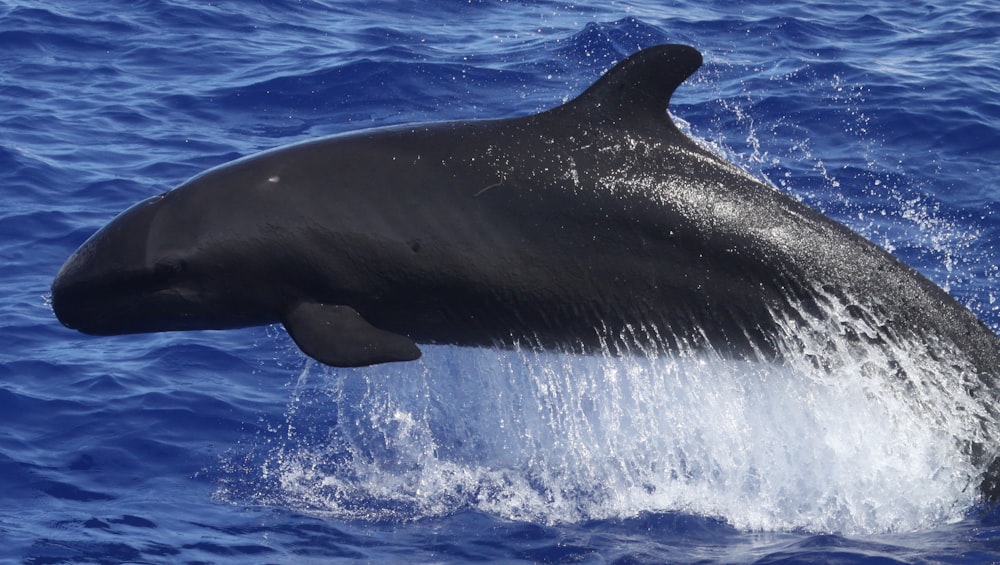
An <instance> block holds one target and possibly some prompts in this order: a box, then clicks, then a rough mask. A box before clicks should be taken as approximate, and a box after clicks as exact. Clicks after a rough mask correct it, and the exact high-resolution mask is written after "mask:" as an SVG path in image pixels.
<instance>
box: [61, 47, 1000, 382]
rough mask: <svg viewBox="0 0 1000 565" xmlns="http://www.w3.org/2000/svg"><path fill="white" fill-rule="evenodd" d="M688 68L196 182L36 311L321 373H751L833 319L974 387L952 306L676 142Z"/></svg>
mask: <svg viewBox="0 0 1000 565" xmlns="http://www.w3.org/2000/svg"><path fill="white" fill-rule="evenodd" d="M701 63H702V56H701V54H700V53H699V52H698V50H696V49H695V48H693V47H690V46H685V45H659V46H655V47H650V48H647V49H643V50H641V51H639V52H637V53H635V54H633V55H631V56H629V57H627V58H625V59H623V60H622V61H621V62H619V63H618V64H616V65H615V66H613V67H612V68H611V69H610V70H608V71H607V72H606V73H605V74H604V75H603V76H602V77H601V78H599V79H598V80H597V81H596V82H595V83H594V84H593V85H591V86H590V87H589V88H587V89H586V90H585V91H584V92H582V93H581V94H579V95H578V96H576V97H575V98H573V99H571V100H570V101H569V102H567V103H565V104H562V105H560V106H558V107H555V108H552V109H549V110H546V111H542V112H539V113H536V114H532V115H528V116H522V117H515V118H508V119H492V120H469V121H453V122H443V123H428V124H407V125H402V126H392V127H385V128H377V129H369V130H363V131H356V132H350V133H346V134H339V135H333V136H330V137H325V138H321V139H314V140H308V141H304V142H300V143H295V144H292V145H288V146H284V147H279V148H276V149H272V150H268V151H265V152H262V153H259V154H255V155H251V156H248V157H244V158H242V159H238V160H235V161H233V162H230V163H227V164H224V165H221V166H218V167H215V168H212V169H210V170H208V171H206V172H204V173H201V174H199V175H197V176H195V177H194V178H192V179H190V180H188V181H187V182H184V183H183V184H181V185H180V186H178V187H176V188H174V189H172V190H169V191H167V192H165V193H162V194H159V195H157V196H153V197H152V198H148V199H146V200H144V201H141V202H139V203H138V204H135V205H134V206H132V207H131V208H129V209H127V210H126V211H124V212H123V213H121V214H120V215H119V216H117V217H116V218H114V219H113V220H111V221H110V223H108V224H107V225H106V226H104V227H103V228H101V229H100V230H98V231H97V232H96V233H95V234H94V235H93V236H91V237H90V238H89V239H88V240H87V241H86V242H84V243H83V244H82V246H81V247H80V248H79V249H78V250H77V251H76V252H75V253H73V254H72V255H71V256H70V257H69V259H68V260H67V261H66V262H65V264H64V265H63V266H62V268H61V269H60V270H59V272H58V274H57V275H56V277H55V280H54V281H53V283H52V287H51V305H52V308H53V310H54V312H55V315H56V317H57V318H58V319H59V321H61V322H62V324H64V325H65V326H66V327H68V328H71V329H75V330H78V331H80V332H83V333H85V334H93V335H114V334H125V333H141V332H161V331H186V330H206V329H216V330H217V329H230V328H239V327H247V326H255V325H266V324H273V323H280V324H282V325H283V326H284V327H285V328H286V329H287V331H288V334H289V335H290V336H291V338H292V339H293V340H294V342H295V343H296V345H297V346H298V347H299V348H300V349H301V350H302V351H303V352H304V353H305V354H306V355H308V356H309V357H312V358H314V359H316V360H318V361H320V362H322V363H324V364H327V365H332V366H337V367H351V366H366V365H373V364H378V363H386V362H404V361H411V360H414V359H417V358H419V357H420V355H421V351H420V346H419V345H418V344H453V345H459V346H474V347H515V346H517V347H521V346H530V347H538V348H543V349H544V348H554V349H563V350H568V351H581V352H587V351H594V350H597V349H601V350H605V351H607V350H613V351H619V352H622V351H628V352H639V353H641V352H649V351H669V350H678V349H683V350H692V351H697V350H701V349H705V348H710V349H711V350H713V351H716V352H720V353H721V354H725V355H743V356H753V357H754V358H765V359H767V358H775V357H778V356H781V355H784V354H787V351H788V348H789V342H791V341H794V336H795V333H796V331H798V330H797V328H811V327H813V325H814V324H813V321H817V320H819V321H823V320H830V319H831V318H832V317H833V316H832V315H831V313H832V312H836V313H837V314H836V323H835V324H834V326H833V327H834V328H835V331H837V332H840V333H841V334H844V335H846V336H848V338H849V339H850V340H853V341H855V342H860V343H869V344H883V345H884V344H893V345H894V346H899V345H900V344H904V345H906V344H911V345H912V344H916V345H914V346H915V347H923V348H931V349H933V352H932V353H933V355H932V356H936V357H941V356H948V358H949V359H955V360H956V362H957V363H960V364H962V367H963V368H964V369H963V370H966V371H967V372H968V374H969V375H972V377H971V378H970V379H968V381H969V383H970V384H969V385H968V386H969V387H971V388H983V389H987V388H988V389H990V390H992V389H993V388H995V387H993V384H994V379H995V371H996V368H997V367H998V363H997V361H998V359H1000V355H998V352H1000V343H998V339H997V336H996V335H995V334H994V333H993V332H992V331H991V330H990V329H989V328H988V327H987V326H986V325H985V324H983V323H982V322H981V321H980V320H979V319H977V318H976V316H975V315H973V314H972V313H971V312H970V311H969V310H968V309H967V308H965V307H964V306H962V305H961V304H959V303H958V302H957V301H956V300H955V299H953V298H952V297H951V296H950V295H948V293H946V292H945V291H943V290H942V289H941V288H939V287H938V286H937V285H935V284H933V283H932V282H931V281H930V280H928V279H927V278H926V277H924V276H923V275H921V274H920V273H918V272H917V271H916V270H914V269H912V268H910V267H909V266H907V265H906V264H904V263H903V262H902V261H900V260H899V259H897V258H896V257H894V256H893V255H891V254H890V253H888V252H886V251H885V250H883V249H882V248H880V247H878V246H877V245H875V244H873V243H872V242H870V241H868V240H867V239H865V238H863V237H861V236H859V235H858V234H856V233H855V232H853V231H851V230H850V229H848V228H847V227H845V226H843V225H842V224H840V223H838V222H835V221H833V220H832V219H830V218H828V217H827V216H825V215H823V214H821V213H819V212H818V211H816V210H814V209H812V208H810V207H808V206H807V205H805V204H803V203H801V202H799V201H798V200H796V199H794V198H792V197H790V196H788V195H786V194H784V193H782V192H780V191H779V190H777V189H776V188H774V187H772V186H770V185H768V184H765V183H763V182H761V181H759V180H757V179H755V178H754V177H752V176H751V175H749V174H748V173H746V172H745V171H743V170H742V169H740V168H738V167H737V166H735V165H733V164H731V163H729V162H728V161H726V160H725V159H723V158H721V157H719V156H718V155H716V154H715V153H713V152H712V151H710V150H708V149H707V148H706V147H704V146H703V145H701V144H699V143H698V142H696V141H695V140H693V139H692V138H690V137H689V136H687V135H686V134H684V133H683V132H682V131H681V130H680V129H679V128H678V127H677V126H676V124H675V123H674V121H673V120H672V119H671V117H670V114H669V105H670V100H671V98H672V96H673V94H674V91H675V90H676V89H677V88H678V87H679V86H680V85H681V84H682V83H683V82H684V81H685V80H686V79H687V78H688V77H690V76H691V75H692V74H693V73H694V72H695V71H696V70H697V69H698V68H699V67H700V65H701ZM827 327H829V326H827ZM790 328H791V329H790ZM790 338H791V339H790Z"/></svg>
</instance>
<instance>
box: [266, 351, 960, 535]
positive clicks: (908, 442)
mask: <svg viewBox="0 0 1000 565" xmlns="http://www.w3.org/2000/svg"><path fill="white" fill-rule="evenodd" d="M823 335H829V334H828V333H826V332H824V333H823ZM816 345H818V344H816ZM827 345H829V344H827ZM840 345H843V344H840ZM848 349H849V348H847V347H843V348H841V349H840V350H841V351H847V350H848ZM896 353H899V352H896ZM863 357H864V358H863V359H859V358H857V357H856V356H852V355H844V356H843V357H838V358H837V359H838V361H839V363H834V364H833V365H836V366H833V367H832V368H831V363H829V362H827V363H825V364H824V367H825V368H824V369H822V370H821V369H818V368H816V367H815V366H814V363H813V361H815V360H814V359H813V360H811V361H810V360H809V357H808V356H800V357H799V358H800V359H802V362H801V363H785V364H781V365H778V364H773V363H749V362H742V361H734V360H728V359H722V358H718V357H714V356H707V355H694V354H684V355H680V354H678V355H671V356H658V357H657V356H653V357H629V356H624V357H616V356H612V355H605V356H600V355H598V356H583V355H570V354H554V353H536V352H532V351H524V350H522V351H497V350H489V349H463V348H454V347H428V348H425V356H424V358H423V360H422V361H421V362H419V363H411V364H399V365H391V366H379V367H370V368H363V369H352V370H344V369H338V370H333V369H328V368H323V367H319V366H316V365H309V366H307V367H306V369H305V370H304V371H303V373H302V375H301V377H300V379H299V381H298V383H297V384H296V386H295V394H294V398H293V400H292V402H291V403H290V405H289V407H288V410H287V413H286V427H285V429H284V430H282V432H281V437H279V438H274V439H273V440H272V441H270V442H269V445H267V446H266V449H267V450H268V452H267V454H266V455H265V457H264V463H263V465H262V468H261V469H260V473H261V476H262V477H263V478H262V481H270V482H272V483H273V484H274V485H275V486H274V487H273V488H270V489H265V490H266V492H260V493H258V495H257V496H258V498H259V500H258V501H257V502H260V503H264V504H273V505H280V506H284V507H290V508H294V509H297V510H303V511H309V512H316V513H321V514H325V515H332V516H335V517H337V518H340V519H362V520H384V519H390V520H411V519H419V518H422V517H431V516H441V515H447V514H450V513H453V512H456V511H460V510H462V509H467V508H473V509H477V510H480V511H484V512H488V513H491V514H494V515H496V516H500V517H503V518H509V519H517V520H530V521H536V522H543V523H550V524H554V523H568V522H578V521H582V520H588V519H601V518H619V517H629V516H635V515H637V514H639V513H642V512H662V511H681V512H687V513H692V514H698V515H706V516H716V517H720V518H722V519H724V520H726V521H727V522H729V523H731V524H733V525H734V526H736V527H738V528H741V529H748V530H792V529H805V530H809V531H835V532H843V533H848V534H874V533H884V532H896V531H911V530H917V529H922V528H929V527H933V526H935V525H938V524H941V523H944V522H949V521H955V520H959V519H961V518H962V517H963V514H964V513H965V512H966V511H967V510H968V509H969V508H970V507H971V506H972V505H974V504H975V502H976V497H977V492H976V486H977V484H978V483H977V477H978V476H979V474H980V471H979V470H977V469H975V468H974V466H973V465H972V463H970V462H969V460H968V458H967V457H966V456H965V455H963V454H962V449H961V447H960V444H961V442H962V441H964V440H968V439H975V437H972V438H970V434H971V435H972V436H975V434H976V431H975V429H976V421H975V419H974V418H970V411H971V412H976V411H977V410H978V409H977V408H976V407H975V406H974V403H973V402H972V401H971V400H969V399H968V398H964V397H961V395H959V394H957V393H956V392H955V390H956V388H957V389H958V390H961V387H960V386H959V385H960V383H954V382H950V381H949V378H950V377H949V376H948V375H940V374H937V373H935V372H934V371H933V370H921V367H920V366H919V364H920V363H924V362H925V361H926V360H922V359H914V360H913V362H914V363H917V364H918V365H915V366H913V367H909V368H911V369H913V370H914V371H915V374H917V375H918V376H917V377H916V380H907V381H905V382H903V381H900V379H898V378H896V377H895V376H894V375H895V374H896V373H895V372H893V371H889V370H888V369H887V368H886V367H888V366H889V365H888V361H886V360H884V359H879V358H878V354H877V353H876V354H873V355H867V354H866V355H865V356H863ZM828 361H829V360H828ZM897 361H898V359H897ZM903 364H904V365H905V364H906V362H905V360H904V363H903ZM904 368H907V367H904ZM956 378H957V377H956Z"/></svg>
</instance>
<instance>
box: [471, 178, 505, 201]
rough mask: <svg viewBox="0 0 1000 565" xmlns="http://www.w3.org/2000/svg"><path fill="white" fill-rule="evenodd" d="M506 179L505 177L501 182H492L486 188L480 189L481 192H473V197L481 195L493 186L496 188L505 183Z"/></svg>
mask: <svg viewBox="0 0 1000 565" xmlns="http://www.w3.org/2000/svg"><path fill="white" fill-rule="evenodd" d="M504 180H505V179H500V182H495V183H493V184H491V185H489V186H487V187H485V188H482V189H480V190H479V192H477V193H475V194H473V195H472V197H473V198H477V197H478V196H479V195H481V194H483V193H484V192H486V191H487V190H489V189H491V188H496V187H498V186H500V185H501V184H503V182H504Z"/></svg>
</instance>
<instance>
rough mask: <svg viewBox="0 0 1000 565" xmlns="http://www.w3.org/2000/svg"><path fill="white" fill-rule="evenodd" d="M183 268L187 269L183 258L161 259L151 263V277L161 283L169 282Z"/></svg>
mask: <svg viewBox="0 0 1000 565" xmlns="http://www.w3.org/2000/svg"><path fill="white" fill-rule="evenodd" d="M185 270H187V262H186V261H184V260H183V259H176V260H163V261H159V262H157V263H156V265H153V278H154V279H156V280H157V281H158V282H161V283H162V282H169V281H170V280H172V279H174V278H175V277H177V275H179V274H181V273H183V272H184V271H185Z"/></svg>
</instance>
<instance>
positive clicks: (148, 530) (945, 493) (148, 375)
mask: <svg viewBox="0 0 1000 565" xmlns="http://www.w3.org/2000/svg"><path fill="white" fill-rule="evenodd" d="M998 29H1000V11H998V9H997V8H996V7H995V6H994V5H993V4H992V3H990V2H986V1H982V2H952V1H947V2H945V1H944V0H940V1H937V2H907V3H899V2H880V1H875V2H864V3H811V4H807V3H800V2H787V3H772V4H771V5H770V6H768V7H760V6H756V5H753V4H749V3H748V4H743V3H736V2H701V1H699V2H692V1H686V2H670V3H659V2H633V3H615V2H596V1H589V2H581V3H573V4H567V3H560V2H531V3H529V2H498V3H492V2H474V1H470V2H445V1H433V2H419V3H417V2H413V3H406V2H393V3H371V2H360V1H350V2H336V3H334V2H318V1H315V2H312V1H294V0H276V1H271V2H236V1H232V2H214V3H211V4H209V3H201V2H190V3H182V2H173V1H166V0H148V1H143V2H101V1H91V2H77V1H68V0H65V1H58V0H56V1H52V2H17V1H14V2H10V1H8V2H0V187H2V188H0V189H2V195H3V201H4V205H3V207H2V208H0V285H2V291H3V293H2V295H3V296H4V299H3V301H2V302H0V308H2V316H0V336H2V337H0V342H2V343H3V344H4V345H3V347H0V418H2V422H3V425H2V426H0V541H2V543H0V560H2V561H22V562H26V563H70V562H87V563H114V562H157V563H175V562H238V563H248V562H291V563H298V562H323V563H325V562H330V561H331V560H334V559H336V558H345V559H350V558H357V559H365V560H371V561H400V562H407V561H458V562H462V561H484V560H486V561H509V562H513V561H525V562H533V561H543V562H544V561H547V562H562V561H570V562H594V563H597V562H621V563H637V562H741V563H742V562H762V563H780V562H810V563H812V562H837V563H845V562H847V563H853V562H874V563H887V562H938V561H940V562H948V563H983V562H990V561H1000V525H998V517H1000V515H998V514H997V512H995V511H990V510H988V509H985V508H983V507H982V506H981V505H980V504H979V502H978V500H977V498H976V495H975V493H974V492H972V490H971V489H969V488H968V482H967V481H964V482H963V479H962V473H963V467H962V465H963V463H962V462H961V461H960V459H961V458H960V456H959V454H958V453H957V452H956V448H955V444H954V442H953V441H950V439H952V438H948V437H945V436H948V434H949V432H952V431H954V430H950V429H948V428H947V425H948V424H947V422H945V423H944V424H942V423H941V422H934V421H930V420H929V419H928V415H927V414H926V413H924V412H921V410H919V409H914V407H913V406H911V405H909V404H907V403H906V401H905V399H903V400H901V399H900V398H899V397H898V396H894V395H893V394H891V392H892V391H891V390H888V389H880V388H878V386H879V385H877V384H875V385H873V384H872V383H871V382H866V381H864V380H863V379H854V378H850V377H851V375H841V376H842V377H844V378H842V379H839V380H832V381H823V380H816V379H805V378H799V377H800V375H796V374H794V372H789V371H786V370H783V369H781V368H765V369H760V368H753V369H748V368H745V367H740V366H732V365H725V364H720V365H719V366H709V367H702V366H683V365H682V366H675V365H670V366H666V367H663V366H648V365H645V364H643V362H640V361H629V360H624V361H617V362H609V361H607V360H605V361H603V362H602V361H599V360H597V361H595V360H594V359H576V358H573V357H571V356H558V355H547V354H539V355H536V354H533V353H527V352H497V351H490V350H463V349H458V348H447V347H439V348H430V349H429V351H428V352H427V355H426V356H425V358H424V360H422V361H421V362H420V363H416V364H411V365H405V366H392V367H388V368H385V367H376V368H369V369H364V370H351V371H347V370H340V371H334V370H330V369H326V368H321V367H318V366H315V365H312V364H309V363H306V361H305V359H304V357H303V356H302V354H301V353H299V352H298V350H297V349H296V348H295V347H294V346H293V345H292V344H291V342H290V340H289V339H288V337H287V336H286V335H285V334H284V332H283V330H281V329H280V328H256V329H247V330H240V331H231V332H201V333H184V334H163V335H146V336H123V337H113V338H89V337H85V336H82V335H78V334H76V333H74V332H71V331H69V330H67V329H64V328H63V327H62V326H60V325H59V323H58V322H57V321H56V320H55V318H54V316H53V315H52V312H51V309H50V307H49V305H48V303H47V293H48V287H49V284H50V283H51V279H52V277H53V276H54V274H55V273H56V271H57V270H58V268H59V266H60V265H61V264H62V262H63V261H64V260H65V259H66V257H67V256H68V255H69V254H70V253H71V252H72V251H73V250H74V249H75V248H76V247H77V246H78V245H79V244H80V243H82V242H83V241H84V240H85V239H86V238H87V237H88V236H89V235H90V234H91V233H93V231H94V230H96V229H97V228H99V227H100V226H102V225H103V224H104V223H105V222H107V221H108V220H109V219H110V218H111V217H113V216H114V215H115V214H116V213H117V212H119V211H120V210H122V209H124V208H125V207H127V206H129V205H130V204H132V203H134V202H136V201H138V200H141V199H143V198H145V197H147V196H150V195H153V194H157V193H159V192H162V191H164V190H166V189H169V188H171V187H172V186H175V185H177V184H178V183H180V182H181V181H183V180H185V179H186V178H188V177H189V176H191V175H193V174H195V173H197V172H199V171H202V170H204V169H205V168H207V167H210V166H212V165H216V164H220V163H223V162H225V161H228V160H231V159H233V158H236V157H239V156H242V155H246V154H250V153H253V152H255V151H258V150H262V149H265V148H269V147H273V146H276V145H280V144H285V143H289V142H293V141H298V140H302V139H307V138H310V137H315V136H320V135H325V134H331V133H336V132H342V131H349V130H355V129H361V128H367V127H372V126H381V125H388V124H394V123H402V122H411V121H436V120H447V119H455V118H485V117H504V116H514V115H523V114H527V113H532V112H536V111H538V110H541V109H545V108H549V107H552V106H553V105H556V104H558V103H560V102H562V101H565V100H567V99H568V97H571V96H573V95H574V94H576V93H578V92H580V91H581V90H582V89H583V88H585V87H586V86H588V85H589V84H590V83H591V82H592V81H593V80H594V79H595V78H596V77H598V76H599V75H600V74H601V72H602V71H604V70H605V69H607V68H608V67H609V66H610V65H611V64H612V63H613V62H615V61H617V60H620V59H621V58H622V57H624V56H625V55H627V54H630V53H632V52H634V51H635V50H637V49H639V48H641V47H645V46H650V45H654V44H657V43H663V42H681V43H688V44H691V45H695V46H697V47H698V48H699V49H700V50H701V51H702V52H703V53H704V54H705V59H706V62H705V65H704V67H703V68H702V70H701V71H700V72H699V73H698V74H697V75H696V76H695V77H694V78H693V79H692V80H691V81H690V82H689V83H688V84H686V85H685V86H683V87H682V88H681V89H680V90H679V91H678V93H677V95H676V96H675V98H674V102H673V105H672V110H671V111H672V114H673V115H674V116H675V118H677V119H678V120H679V121H682V122H683V123H684V124H685V125H684V127H685V128H686V129H688V131H690V132H691V134H692V135H694V136H695V137H697V138H699V139H701V140H703V141H704V142H705V143H707V144H709V145H711V146H713V147H714V148H715V149H716V150H717V151H719V152H721V153H724V154H725V155H726V156H727V157H728V158H730V159H731V160H733V161H734V162H736V163H738V164H740V165H741V166H742V167H744V168H746V169H747V170H749V171H751V172H752V173H753V174H754V175H756V176H758V177H761V178H764V179H766V180H767V181H769V182H770V183H772V184H774V185H775V186H777V187H779V188H780V189H781V190H784V191H787V192H789V193H791V194H793V195H795V196H797V197H799V198H801V199H803V200H805V201H806V202H808V203H809V204H811V205H813V206H815V207H818V208H819V209H821V210H823V211H824V212H826V213H827V214H829V215H831V216H832V217H834V218H836V219H838V220H840V221H842V222H844V223H846V224H847V225H849V226H851V227H852V228H854V229H856V230H858V231H859V232H861V233H863V234H864V235H866V236H868V237H870V238H871V239H873V240H874V241H875V242H877V243H879V244H880V245H882V246H884V247H886V248H888V249H890V250H891V251H893V252H894V253H896V254H897V255H899V256H900V257H902V258H903V259H904V260H905V261H907V262H908V263H910V264H911V265H913V266H915V267H916V268H918V269H920V270H921V271H922V272H924V273H926V274H927V275H928V276H930V277H931V278H932V279H933V280H935V281H936V282H937V283H939V284H941V285H942V286H944V287H945V288H946V289H947V290H949V291H950V292H951V293H952V294H953V295H954V296H956V297H957V298H958V299H959V300H960V301H961V302H963V303H965V304H967V305H968V306H969V307H970V308H971V309H972V310H973V311H974V312H976V313H977V314H979V315H980V316H981V317H982V318H983V319H984V320H985V321H986V322H987V323H988V324H990V325H991V326H992V327H994V328H997V327H1000V309H998V304H997V299H998V298H1000V278H998V271H997V267H996V265H997V263H998V261H997V259H998V255H1000V251H998V249H997V248H996V242H998V241H1000V229H998V228H1000V222H998V215H997V208H998V201H1000V186H998V183H997V179H998V178H1000V126H998V124H1000V94H998V93H1000V63H997V61H1000V32H998V31H997V30H998ZM678 477H681V478H680V479H679V478H678Z"/></svg>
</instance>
